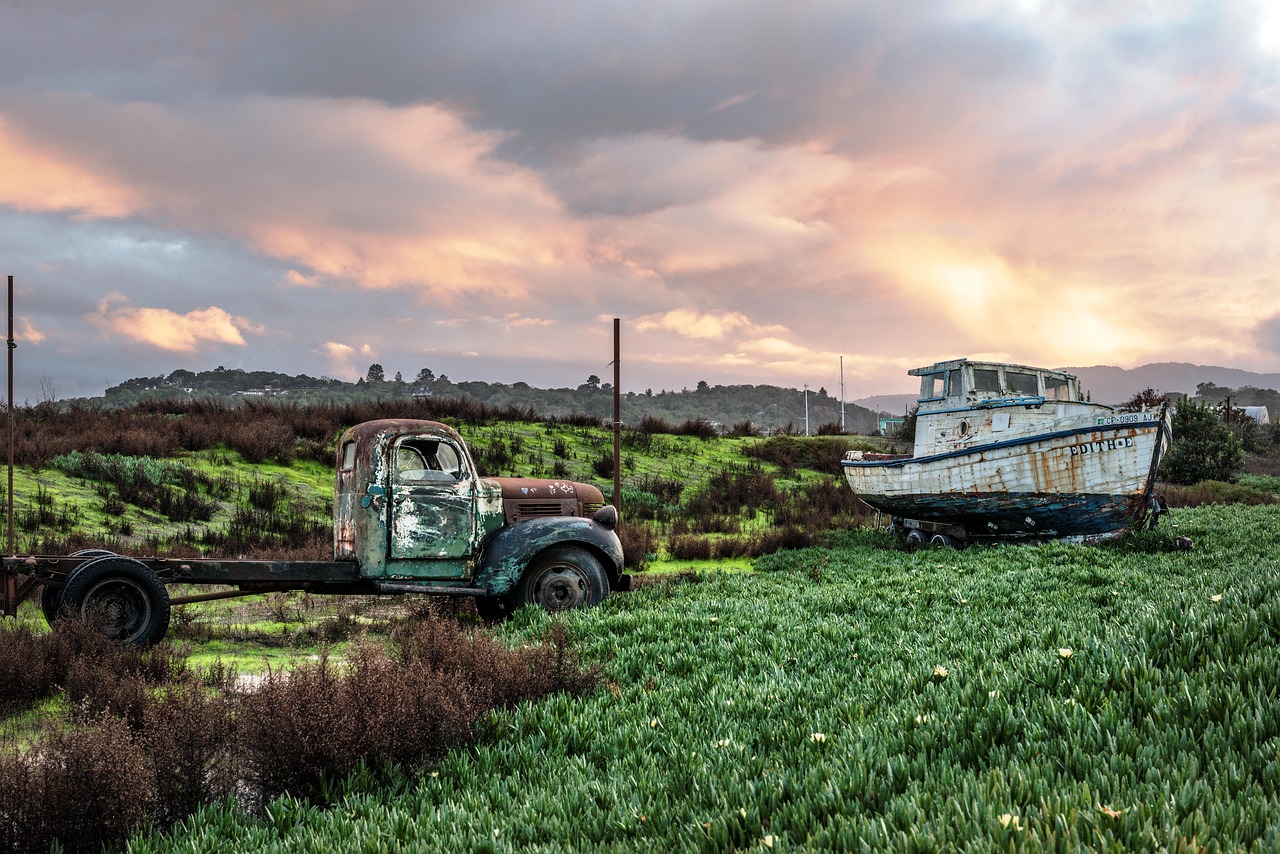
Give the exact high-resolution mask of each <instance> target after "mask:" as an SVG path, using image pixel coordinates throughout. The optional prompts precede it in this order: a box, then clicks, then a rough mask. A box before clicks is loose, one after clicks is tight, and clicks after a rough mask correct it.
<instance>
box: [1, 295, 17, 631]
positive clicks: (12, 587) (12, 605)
mask: <svg viewBox="0 0 1280 854" xmlns="http://www.w3.org/2000/svg"><path fill="white" fill-rule="evenodd" d="M7 343H8V350H9V400H8V416H7V427H8V429H7V431H6V432H7V433H8V434H9V489H8V492H7V493H6V494H5V504H6V507H7V510H8V526H9V528H8V530H9V557H14V542H13V348H14V347H16V346H17V344H15V343H14V341H13V276H10V277H9V339H8V342H7ZM0 605H2V606H3V611H2V613H3V614H4V616H6V617H16V616H17V615H18V613H17V609H18V577H17V576H16V575H14V574H13V573H11V572H8V571H6V572H5V573H4V602H3V603H0Z"/></svg>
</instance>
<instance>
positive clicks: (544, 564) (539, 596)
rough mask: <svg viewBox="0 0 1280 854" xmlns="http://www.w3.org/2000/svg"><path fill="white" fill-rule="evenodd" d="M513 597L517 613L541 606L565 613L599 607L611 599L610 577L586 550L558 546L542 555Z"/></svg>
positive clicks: (528, 570)
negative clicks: (526, 606)
mask: <svg viewBox="0 0 1280 854" xmlns="http://www.w3.org/2000/svg"><path fill="white" fill-rule="evenodd" d="M514 594H515V595H514V596H513V597H512V606H513V610H515V609H519V608H520V607H522V606H524V605H537V606H538V607H540V608H543V609H545V610H547V611H565V610H568V609H569V608H584V607H587V606H590V605H599V604H600V603H601V602H602V601H604V598H605V597H606V596H608V595H609V577H608V576H607V575H605V574H604V568H603V567H601V566H600V561H598V560H596V558H595V556H594V555H593V554H591V553H590V552H588V551H586V550H585V549H581V548H578V547H575V546H556V547H555V548H551V549H548V550H547V551H545V552H543V553H542V554H541V555H539V556H538V557H537V558H536V559H535V560H534V561H533V563H532V564H531V565H530V566H529V568H528V569H527V570H525V573H524V575H523V576H522V577H521V578H520V583H519V584H517V585H516V588H515V591H514Z"/></svg>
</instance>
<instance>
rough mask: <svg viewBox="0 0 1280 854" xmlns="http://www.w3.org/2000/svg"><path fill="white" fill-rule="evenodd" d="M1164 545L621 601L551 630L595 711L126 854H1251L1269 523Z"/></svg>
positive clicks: (1270, 579)
mask: <svg viewBox="0 0 1280 854" xmlns="http://www.w3.org/2000/svg"><path fill="white" fill-rule="evenodd" d="M1169 519H1170V520H1171V521H1172V523H1173V524H1174V525H1176V526H1177V527H1176V530H1168V531H1165V532H1162V533H1160V534H1157V535H1155V536H1143V537H1140V538H1138V539H1137V540H1130V541H1125V542H1120V543H1115V544H1111V545H1106V546H1100V547H1089V546H1073V545H1060V544H1050V545H1042V546H1023V547H1014V546H1000V547H990V548H972V549H969V550H967V551H964V552H953V551H925V552H917V553H915V554H907V553H904V552H901V551H897V550H894V549H892V548H890V547H887V540H885V539H882V538H880V537H879V536H878V535H875V534H873V533H871V532H867V531H861V532H851V533H849V534H847V535H844V537H843V538H842V539H841V540H840V541H839V542H838V543H837V544H836V545H835V546H834V547H833V548H830V549H808V550H804V551H798V552H786V553H780V554H778V555H774V556H770V557H767V558H763V559H761V560H759V561H758V562H757V566H756V569H757V571H756V572H754V573H741V572H739V573H726V574H714V573H712V574H708V575H705V576H700V577H699V578H698V579H697V580H693V581H684V582H673V583H664V584H657V585H652V586H646V587H644V588H642V589H641V590H639V591H637V592H634V593H631V594H627V595H620V596H617V597H613V598H611V599H610V600H608V601H607V602H606V603H605V605H604V606H602V607H600V608H596V609H592V610H588V611H584V612H581V613H575V614H573V615H572V616H571V619H570V621H569V622H570V626H571V628H572V630H573V632H574V633H575V634H576V636H577V637H578V640H579V643H580V644H581V645H582V650H583V653H584V656H585V657H586V658H587V659H588V660H595V661H598V662H601V663H602V664H603V665H604V668H605V672H606V675H607V682H606V683H605V686H604V687H602V688H601V689H599V690H597V691H596V692H595V693H594V694H592V695H590V696H587V697H582V698H578V699H569V698H561V697H556V698H552V699H550V700H547V701H543V702H537V703H532V704H527V705H522V706H520V707H519V708H518V709H517V710H515V711H514V712H509V713H505V714H503V715H502V716H500V717H498V718H497V719H495V720H494V722H493V725H492V731H491V733H490V735H489V737H488V738H486V739H485V740H484V741H483V742H482V743H481V744H480V745H479V746H478V747H474V748H470V749H466V750H461V751H456V752H454V753H452V754H450V755H449V756H448V757H447V758H446V759H445V760H444V761H443V762H442V763H441V764H440V765H439V766H438V767H437V768H435V769H434V770H432V771H428V772H426V773H424V774H421V775H416V776H413V777H405V778H403V779H401V780H399V782H398V783H397V784H396V785H394V786H393V787H392V788H390V789H387V788H379V789H375V788H370V787H367V786H361V785H360V784H359V783H358V782H355V783H353V784H352V786H351V787H350V789H349V791H348V793H347V794H346V795H345V796H343V797H342V798H341V799H339V800H338V801H337V802H336V803H334V804H333V805H331V806H330V807H328V808H317V807H312V806H308V805H305V804H303V803H301V802H297V801H292V800H287V799H286V800H283V801H278V802H276V803H274V804H273V805H271V806H270V807H269V809H268V810H267V812H266V814H265V815H264V816H263V817H261V818H260V819H258V820H253V819H249V818H247V817H245V816H244V815H242V814H239V813H237V811H236V810H234V809H233V808H231V807H213V808H209V809H206V810H204V811H203V812H201V813H198V814H197V815H196V817H195V818H194V819H193V820H191V821H190V822H188V823H187V824H186V825H185V826H183V827H179V828H176V829H175V830H174V831H173V832H172V833H171V834H169V835H167V836H165V837H151V838H147V837H139V838H136V839H135V840H134V841H133V843H132V845H131V846H130V850H131V851H135V852H144V851H146V852H150V851H168V850H184V851H185V850H200V851H245V850H255V851H315V850H347V851H351V850H367V851H396V850H403V851H409V850H427V849H430V850H508V849H519V848H525V847H534V848H539V849H542V850H589V849H596V848H600V847H610V848H613V849H619V850H650V849H655V848H660V849H667V850H697V849H706V850H729V849H734V848H742V849H757V850H762V849H772V850H775V851H777V850H788V849H789V850H798V849H804V848H819V849H836V850H857V849H859V848H862V847H869V848H892V849H896V850H932V849H969V850H982V851H986V850H992V849H994V848H1002V849H1003V848H1006V847H1010V846H1012V847H1014V848H1017V849H1020V850H1041V849H1047V848H1053V849H1063V848H1065V849H1072V848H1076V849H1085V848H1088V849H1107V848H1112V849H1117V850H1120V849H1125V850H1129V849H1147V848H1169V849H1178V850H1180V849H1182V848H1184V847H1196V846H1214V845H1217V846H1221V847H1223V848H1227V849H1237V848H1249V847H1252V846H1257V847H1259V848H1261V849H1264V850H1266V849H1270V850H1274V849H1275V848H1277V847H1278V846H1280V583H1278V582H1280V557H1278V555H1280V548H1278V547H1280V511H1278V510H1277V508H1276V507H1274V506H1271V507H1241V506H1230V507H1220V506H1218V507H1202V508H1198V509H1195V510H1177V511H1174V512H1173V513H1172V514H1171V516H1170V517H1169ZM1175 533H1176V534H1182V535H1186V536H1189V537H1191V538H1192V539H1193V540H1194V541H1195V543H1196V548H1195V550H1194V551H1190V552H1186V551H1177V550H1175V549H1174V548H1173V536H1174V534H1175ZM546 619H547V618H546V616H545V615H543V614H541V613H538V612H534V611H532V610H527V611H525V612H522V613H521V614H519V615H518V616H517V617H516V618H515V619H514V620H512V621H511V622H510V623H508V624H507V625H506V626H504V628H503V629H502V634H503V635H504V637H505V638H506V639H507V640H508V641H509V642H511V643H521V642H524V641H526V640H530V639H532V638H535V637H537V636H538V634H539V632H540V631H541V629H542V628H543V625H544V623H545V621H546Z"/></svg>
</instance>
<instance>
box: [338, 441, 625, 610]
mask: <svg viewBox="0 0 1280 854" xmlns="http://www.w3.org/2000/svg"><path fill="white" fill-rule="evenodd" d="M336 478H337V482H336V490H335V506H334V514H335V516H334V559H335V560H338V561H355V562H357V563H358V565H359V574H360V576H361V577H362V578H365V579H371V580H378V581H381V582H388V583H389V582H404V583H409V584H414V583H416V584H423V583H426V584H429V585H431V586H433V587H449V586H460V587H468V588H472V589H473V590H474V591H475V595H478V596H480V597H481V598H484V599H492V600H494V603H496V604H503V603H500V602H498V600H504V599H506V600H510V601H507V602H505V604H506V605H507V606H509V607H514V606H516V605H519V604H524V603H525V600H528V601H533V602H536V603H537V604H541V605H543V606H546V607H553V608H554V607H571V606H573V605H577V604H592V603H593V602H594V601H598V600H600V599H603V597H604V596H605V595H607V594H608V592H609V590H610V589H611V588H612V589H621V588H624V587H625V586H626V583H627V581H629V579H628V578H627V577H626V576H624V575H623V574H622V548H621V544H620V543H619V542H618V538H617V535H616V534H615V533H614V530H613V529H614V527H615V526H616V524H617V513H616V510H615V509H614V508H612V507H609V506H608V505H605V503H604V495H603V493H602V492H601V491H600V490H599V489H598V488H596V487H595V486H592V485H590V484H585V483H574V482H572V481H567V480H544V479H535V478H488V477H481V476H480V475H479V473H478V472H477V470H476V466H475V463H474V461H473V460H472V458H471V454H470V452H469V450H468V449H467V445H466V443H465V442H464V441H463V440H462V437H461V436H460V435H459V434H458V432H457V431H456V430H454V429H453V428H452V427H449V426H447V425H445V424H440V423H438V422H434V421H420V420H410V419H384V420H379V421H371V422H366V423H364V424H359V425H357V426H355V427H352V428H351V429H349V430H347V431H346V432H345V433H344V434H343V435H342V437H341V438H340V440H339V443H338V459H337V472H336ZM566 554H568V555H569V556H570V557H571V558H573V559H575V560H577V559H581V558H586V559H588V560H591V561H594V562H595V563H596V564H598V570H599V571H598V572H597V571H595V568H594V567H587V568H585V569H584V568H582V567H578V568H577V569H576V570H575V569H572V568H569V567H568V566H561V568H560V570H558V571H557V572H555V573H553V574H552V575H553V579H558V583H557V584H550V586H549V587H548V586H547V584H542V585H539V584H537V583H536V581H535V583H534V584H533V586H532V588H531V589H528V590H524V588H525V587H529V585H528V584H521V582H522V581H524V582H527V581H528V579H527V578H526V576H527V573H526V569H527V570H529V571H530V572H536V570H537V568H538V565H539V564H540V562H542V560H541V559H542V558H545V557H547V556H548V555H550V556H558V557H559V558H560V559H561V563H562V564H563V563H564V561H565V555H566ZM575 566H576V564H575ZM595 576H600V577H599V578H597V577H595ZM548 583H549V582H548ZM566 585H569V586H572V587H573V588H575V589H572V590H570V589H566ZM522 591H523V594H522ZM440 592H445V591H443V590H442V591H440ZM513 596H514V599H512V597H513ZM494 603H489V604H494ZM499 610H501V608H499Z"/></svg>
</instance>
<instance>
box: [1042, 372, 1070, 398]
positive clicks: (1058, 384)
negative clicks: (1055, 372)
mask: <svg viewBox="0 0 1280 854" xmlns="http://www.w3.org/2000/svg"><path fill="white" fill-rule="evenodd" d="M1071 392H1072V389H1071V381H1070V380H1068V379H1067V378H1066V377H1048V376H1047V377H1045V378H1044V396H1045V397H1046V398H1048V399H1049V400H1071Z"/></svg>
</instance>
